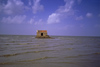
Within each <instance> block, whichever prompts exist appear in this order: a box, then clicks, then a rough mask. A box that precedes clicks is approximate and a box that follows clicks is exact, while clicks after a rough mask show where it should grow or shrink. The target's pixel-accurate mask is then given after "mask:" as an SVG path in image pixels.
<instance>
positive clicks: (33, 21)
mask: <svg viewBox="0 0 100 67" xmlns="http://www.w3.org/2000/svg"><path fill="white" fill-rule="evenodd" d="M28 23H29V24H34V25H39V24H43V19H39V20H35V18H34V17H33V18H31V19H30V20H29V21H28Z"/></svg>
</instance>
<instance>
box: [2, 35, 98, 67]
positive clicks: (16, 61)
mask: <svg viewBox="0 0 100 67" xmlns="http://www.w3.org/2000/svg"><path fill="white" fill-rule="evenodd" d="M53 38H54V39H37V38H35V36H28V35H27V36H26V35H0V67H8V65H9V67H22V66H24V67H27V66H29V67H84V66H87V67H100V64H99V62H100V37H71V36H66V37H64V36H53Z"/></svg>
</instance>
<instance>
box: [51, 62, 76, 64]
mask: <svg viewBox="0 0 100 67" xmlns="http://www.w3.org/2000/svg"><path fill="white" fill-rule="evenodd" d="M50 63H58V64H62V63H63V64H76V62H50Z"/></svg>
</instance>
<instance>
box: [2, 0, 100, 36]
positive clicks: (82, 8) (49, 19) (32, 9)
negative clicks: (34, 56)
mask: <svg viewBox="0 0 100 67" xmlns="http://www.w3.org/2000/svg"><path fill="white" fill-rule="evenodd" d="M36 30H47V31H48V34H49V35H62V36H100V0H0V34H13V35H36Z"/></svg>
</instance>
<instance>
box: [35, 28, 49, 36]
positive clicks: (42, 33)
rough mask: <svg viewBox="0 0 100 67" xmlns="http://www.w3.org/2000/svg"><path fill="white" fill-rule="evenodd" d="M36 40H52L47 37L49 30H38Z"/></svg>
mask: <svg viewBox="0 0 100 67" xmlns="http://www.w3.org/2000/svg"><path fill="white" fill-rule="evenodd" d="M36 38H50V37H49V35H47V30H37V35H36Z"/></svg>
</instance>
